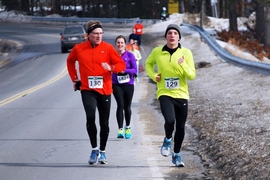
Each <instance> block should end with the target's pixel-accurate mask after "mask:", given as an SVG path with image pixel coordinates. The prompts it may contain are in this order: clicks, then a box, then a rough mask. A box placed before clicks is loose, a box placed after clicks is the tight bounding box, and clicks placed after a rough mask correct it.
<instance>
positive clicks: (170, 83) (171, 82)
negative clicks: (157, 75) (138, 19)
mask: <svg viewBox="0 0 270 180" xmlns="http://www.w3.org/2000/svg"><path fill="white" fill-rule="evenodd" d="M164 82H165V87H166V89H177V88H179V87H180V78H179V77H172V78H164Z"/></svg>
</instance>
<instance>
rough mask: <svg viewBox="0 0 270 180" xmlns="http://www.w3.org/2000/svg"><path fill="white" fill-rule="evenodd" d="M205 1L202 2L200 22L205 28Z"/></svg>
mask: <svg viewBox="0 0 270 180" xmlns="http://www.w3.org/2000/svg"><path fill="white" fill-rule="evenodd" d="M204 1H205V0H202V9H201V21H200V26H201V28H203V17H204Z"/></svg>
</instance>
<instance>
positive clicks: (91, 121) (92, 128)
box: [81, 90, 111, 151]
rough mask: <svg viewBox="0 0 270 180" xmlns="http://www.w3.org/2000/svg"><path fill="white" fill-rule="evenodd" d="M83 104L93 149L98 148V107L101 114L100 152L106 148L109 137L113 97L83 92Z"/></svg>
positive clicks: (93, 92) (94, 92)
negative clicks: (96, 121)
mask: <svg viewBox="0 0 270 180" xmlns="http://www.w3.org/2000/svg"><path fill="white" fill-rule="evenodd" d="M81 97H82V102H83V106H84V110H85V113H86V129H87V132H88V136H89V138H90V143H91V146H92V148H95V147H97V127H96V123H95V120H96V107H97V108H98V112H99V125H100V150H102V151H104V150H105V148H106V144H107V140H108V136H109V131H110V129H109V116H110V109H111V95H101V94H99V93H98V92H96V91H86V90H83V91H81Z"/></svg>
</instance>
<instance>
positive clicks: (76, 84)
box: [74, 81, 82, 91]
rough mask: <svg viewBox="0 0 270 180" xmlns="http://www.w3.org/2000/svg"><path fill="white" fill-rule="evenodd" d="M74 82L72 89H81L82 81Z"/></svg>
mask: <svg viewBox="0 0 270 180" xmlns="http://www.w3.org/2000/svg"><path fill="white" fill-rule="evenodd" d="M74 83H75V87H74V91H77V90H78V91H79V90H81V85H82V82H81V81H75V82H74Z"/></svg>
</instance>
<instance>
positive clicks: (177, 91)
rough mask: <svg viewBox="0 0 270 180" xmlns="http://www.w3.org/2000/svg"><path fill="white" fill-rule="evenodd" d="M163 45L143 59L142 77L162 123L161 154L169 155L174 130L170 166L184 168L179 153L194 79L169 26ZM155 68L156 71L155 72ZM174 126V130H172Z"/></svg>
mask: <svg viewBox="0 0 270 180" xmlns="http://www.w3.org/2000/svg"><path fill="white" fill-rule="evenodd" d="M165 38H166V41H167V43H166V45H164V46H160V47H156V48H154V49H153V51H152V52H151V54H150V55H149V56H148V58H147V59H146V64H145V68H146V73H147V75H148V76H149V77H150V78H151V79H152V80H153V81H154V82H156V84H157V92H156V97H157V99H158V100H159V102H160V109H161V112H162V115H163V117H164V119H165V124H164V129H165V138H164V140H163V144H162V147H161V150H160V152H161V154H162V155H163V156H166V157H167V156H169V155H170V154H171V143H172V136H173V131H174V127H176V128H175V130H176V131H175V135H174V149H173V150H174V152H173V154H172V162H173V163H174V164H175V166H177V167H184V163H183V159H182V158H181V155H180V149H181V147H182V142H183V140H184V136H185V123H186V119H187V113H188V99H189V92H188V83H187V80H193V79H194V78H195V77H196V71H195V66H194V61H193V55H192V52H191V51H190V50H189V49H187V48H184V47H182V46H181V44H180V43H179V41H180V40H181V34H180V27H179V26H178V25H176V24H170V25H169V26H168V27H167V29H166V32H165ZM155 67H157V68H156V69H157V70H156V69H155ZM175 125H176V126H175Z"/></svg>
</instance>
